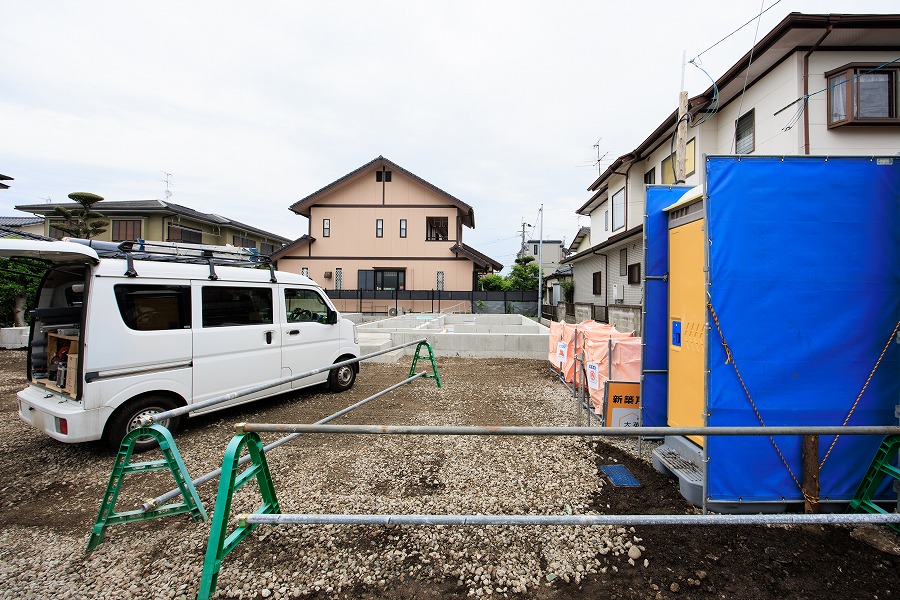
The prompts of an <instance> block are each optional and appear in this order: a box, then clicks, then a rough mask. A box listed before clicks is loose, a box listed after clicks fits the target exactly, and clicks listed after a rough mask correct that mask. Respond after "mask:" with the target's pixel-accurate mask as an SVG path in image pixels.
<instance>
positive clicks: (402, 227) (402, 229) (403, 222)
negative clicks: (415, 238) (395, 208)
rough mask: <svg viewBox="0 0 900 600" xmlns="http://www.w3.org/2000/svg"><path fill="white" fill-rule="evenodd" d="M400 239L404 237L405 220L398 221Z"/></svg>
mask: <svg viewBox="0 0 900 600" xmlns="http://www.w3.org/2000/svg"><path fill="white" fill-rule="evenodd" d="M400 237H402V238H405V237H406V219H400Z"/></svg>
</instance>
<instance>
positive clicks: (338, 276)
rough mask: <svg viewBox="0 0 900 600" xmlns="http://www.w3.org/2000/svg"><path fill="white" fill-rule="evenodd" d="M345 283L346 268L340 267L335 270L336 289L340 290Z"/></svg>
mask: <svg viewBox="0 0 900 600" xmlns="http://www.w3.org/2000/svg"><path fill="white" fill-rule="evenodd" d="M343 284H344V270H343V269H342V268H340V267H338V268H337V269H335V270H334V289H336V290H339V289H341V286H343Z"/></svg>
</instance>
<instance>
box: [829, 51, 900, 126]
mask: <svg viewBox="0 0 900 600" xmlns="http://www.w3.org/2000/svg"><path fill="white" fill-rule="evenodd" d="M898 72H900V69H896V68H893V69H882V68H878V65H866V64H849V65H845V66H843V67H841V68H840V69H836V70H834V71H830V72H828V73H826V74H825V77H826V79H827V81H828V127H839V126H841V125H853V124H856V125H896V124H898V123H900V119H898V114H897V74H898Z"/></svg>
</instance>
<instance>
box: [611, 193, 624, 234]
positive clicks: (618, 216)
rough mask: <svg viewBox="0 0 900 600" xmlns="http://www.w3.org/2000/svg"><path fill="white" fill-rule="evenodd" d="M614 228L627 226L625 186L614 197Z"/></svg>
mask: <svg viewBox="0 0 900 600" xmlns="http://www.w3.org/2000/svg"><path fill="white" fill-rule="evenodd" d="M612 211H613V214H612V230H613V231H615V230H616V229H622V228H623V227H625V188H622V189H621V190H619V191H618V192H616V193H615V195H613V197H612Z"/></svg>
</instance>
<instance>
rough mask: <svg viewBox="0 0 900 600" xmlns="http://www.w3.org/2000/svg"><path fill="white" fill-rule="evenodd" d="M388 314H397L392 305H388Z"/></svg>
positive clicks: (392, 315)
mask: <svg viewBox="0 0 900 600" xmlns="http://www.w3.org/2000/svg"><path fill="white" fill-rule="evenodd" d="M388 316H389V317H396V316H397V309H396V308H394V307H393V306H392V307H390V308H389V309H388Z"/></svg>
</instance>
